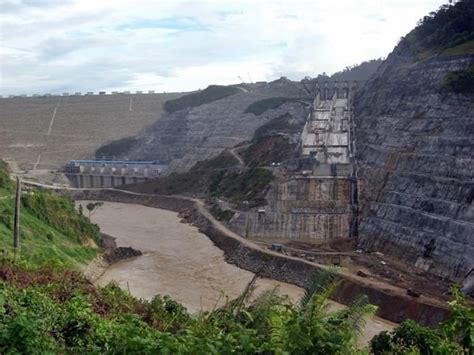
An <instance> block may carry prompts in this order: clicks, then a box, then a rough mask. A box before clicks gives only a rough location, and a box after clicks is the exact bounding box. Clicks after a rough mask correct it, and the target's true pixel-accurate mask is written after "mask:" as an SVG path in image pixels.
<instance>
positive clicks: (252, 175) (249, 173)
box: [209, 168, 273, 207]
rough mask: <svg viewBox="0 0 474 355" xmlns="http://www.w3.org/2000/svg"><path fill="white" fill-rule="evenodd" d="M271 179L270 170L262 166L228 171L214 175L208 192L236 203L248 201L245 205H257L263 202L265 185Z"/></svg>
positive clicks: (240, 203)
mask: <svg viewBox="0 0 474 355" xmlns="http://www.w3.org/2000/svg"><path fill="white" fill-rule="evenodd" d="M272 180H273V174H272V172H271V171H269V170H266V169H263V168H252V169H246V170H242V171H235V172H233V171H229V172H225V173H222V174H219V175H216V176H214V181H213V182H212V183H211V186H210V188H209V190H210V191H209V192H210V193H211V195H212V196H216V197H219V196H223V197H226V198H228V199H229V200H231V201H232V202H233V203H236V204H238V205H242V204H243V203H244V201H248V204H247V207H252V206H258V205H262V204H264V203H265V199H264V198H265V192H266V187H267V186H268V184H269V183H270V182H271V181H272Z"/></svg>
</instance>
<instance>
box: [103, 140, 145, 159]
mask: <svg viewBox="0 0 474 355" xmlns="http://www.w3.org/2000/svg"><path fill="white" fill-rule="evenodd" d="M137 142H138V140H137V139H136V138H133V137H128V138H122V139H118V140H116V141H113V142H110V143H108V144H106V145H103V146H102V147H100V148H99V149H97V150H96V152H95V157H96V158H97V159H110V158H112V157H115V156H121V155H124V154H126V153H127V152H128V151H129V150H130V149H131V147H132V146H133V145H134V144H135V143H137Z"/></svg>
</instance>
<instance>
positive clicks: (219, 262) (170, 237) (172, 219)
mask: <svg viewBox="0 0 474 355" xmlns="http://www.w3.org/2000/svg"><path fill="white" fill-rule="evenodd" d="M80 203H82V204H84V203H87V201H81V202H80ZM198 206H199V208H200V209H202V211H201V212H202V213H204V214H206V215H207V213H208V212H207V210H206V209H205V208H204V206H203V205H202V204H201V203H199V204H198ZM92 219H93V222H94V223H97V224H98V225H99V226H100V227H101V230H102V231H103V232H104V233H107V234H110V235H113V236H114V237H116V238H117V240H116V241H117V245H118V246H131V247H133V248H136V249H139V250H141V251H142V252H143V253H144V255H142V256H140V257H137V258H133V259H129V260H125V261H122V262H120V263H117V264H114V265H112V266H111V267H109V268H108V269H107V270H106V272H105V273H104V274H103V275H102V277H100V278H99V279H98V280H97V284H98V285H101V286H103V285H106V284H107V283H109V282H110V281H112V280H115V281H117V282H118V283H119V285H120V286H121V287H123V288H124V289H130V292H131V293H132V294H133V295H135V296H137V297H141V298H145V299H151V298H152V297H153V296H154V295H156V294H157V293H160V294H168V295H170V296H171V297H173V298H174V299H176V300H177V301H179V302H181V303H182V304H184V305H185V306H186V307H187V308H188V310H190V311H191V312H198V311H200V310H210V309H213V308H215V307H217V306H219V305H222V304H223V303H224V302H225V301H226V298H229V299H232V298H235V297H236V296H238V295H239V294H240V293H241V292H242V291H243V289H244V288H245V286H246V285H247V283H248V282H249V281H250V280H251V278H252V277H253V273H251V272H249V271H246V270H243V269H240V268H238V267H236V266H234V265H230V264H227V263H226V262H225V260H224V255H223V252H222V251H221V250H220V249H219V248H217V247H216V246H215V245H214V244H213V243H212V242H211V241H210V240H209V239H208V238H207V237H206V236H205V235H203V234H201V233H199V231H198V230H197V228H196V227H194V226H191V225H188V224H184V223H181V221H180V218H179V217H178V215H177V213H175V212H170V211H165V210H161V209H156V208H150V207H145V206H142V205H132V204H122V203H115V202H106V203H105V204H104V206H102V207H100V208H99V209H98V210H97V212H96V213H95V214H94V215H93V217H92ZM217 227H218V226H217ZM277 285H278V286H279V288H280V292H281V293H282V294H286V295H288V296H289V298H290V299H291V300H293V301H295V302H296V301H297V300H298V299H299V298H300V296H301V294H302V292H303V290H302V289H301V288H299V287H296V286H294V285H290V284H287V283H282V282H278V281H274V280H269V279H259V280H258V281H257V291H256V294H258V293H261V292H263V291H264V290H266V289H270V288H272V287H275V286H277ZM332 307H333V308H341V307H344V306H343V305H340V304H338V303H335V302H333V303H332ZM394 326H395V324H394V323H391V322H387V321H385V320H382V319H380V318H378V317H374V318H372V319H370V320H369V321H368V323H367V326H366V327H365V330H364V333H363V336H362V337H361V339H360V342H361V344H366V343H367V342H368V341H369V340H370V339H371V338H372V336H373V335H375V334H377V333H379V332H380V331H382V330H386V329H391V328H393V327H394Z"/></svg>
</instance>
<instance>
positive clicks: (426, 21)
mask: <svg viewBox="0 0 474 355" xmlns="http://www.w3.org/2000/svg"><path fill="white" fill-rule="evenodd" d="M472 40H474V2H473V0H461V1H459V2H457V3H456V4H455V5H454V6H450V5H447V4H446V5H442V6H441V7H440V8H439V10H438V11H436V12H431V13H430V14H429V15H428V16H425V17H424V18H423V19H422V20H420V22H419V23H418V26H417V27H416V28H415V29H414V30H413V31H411V32H410V33H409V34H408V35H407V36H406V38H405V39H404V40H403V41H402V43H401V45H403V46H409V47H410V48H412V50H413V51H414V52H415V53H416V54H419V55H421V57H426V56H428V55H431V54H438V53H441V52H443V51H445V50H447V49H449V48H453V47H456V46H459V45H461V44H463V43H466V42H468V41H472ZM469 48H472V47H469V46H468V47H466V49H469ZM447 53H449V52H447ZM469 53H471V54H472V52H467V53H460V52H459V50H458V53H457V54H469Z"/></svg>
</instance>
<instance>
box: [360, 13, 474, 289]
mask: <svg viewBox="0 0 474 355" xmlns="http://www.w3.org/2000/svg"><path fill="white" fill-rule="evenodd" d="M473 22H474V21H473ZM415 31H416V30H415ZM415 34H416V33H415ZM407 37H408V38H407V39H406V40H404V41H402V42H401V43H400V44H399V45H398V46H397V47H396V48H395V50H394V51H393V53H392V54H391V55H390V56H389V57H388V59H387V61H386V62H385V63H384V64H383V65H382V66H381V68H380V69H379V71H378V73H377V74H376V75H375V77H374V78H373V79H372V80H370V81H369V82H368V84H367V85H366V86H365V88H364V90H362V91H361V92H359V93H358V95H357V96H356V97H355V100H354V104H355V119H356V125H357V127H356V139H357V140H356V147H357V160H358V171H359V183H360V202H361V219H360V233H359V235H360V242H361V243H362V245H363V246H365V247H366V248H368V249H372V250H379V251H382V252H384V253H388V254H391V255H394V256H396V257H399V258H401V259H404V260H406V261H409V262H411V263H413V264H416V265H417V266H419V267H422V268H424V269H425V270H429V271H431V272H433V273H436V274H439V275H443V276H446V277H449V278H451V279H455V280H459V279H461V278H462V277H463V276H464V275H465V273H467V272H468V271H469V270H470V269H471V268H472V267H474V205H473V199H474V93H473V92H472V90H465V91H464V93H462V94H459V93H454V92H449V91H446V90H444V89H443V80H444V79H445V77H446V75H447V74H448V73H449V72H452V71H457V70H463V69H464V70H465V69H466V68H468V67H469V66H470V65H472V63H474V53H473V52H472V51H471V50H469V43H468V45H467V46H466V43H464V47H462V48H463V50H462V51H459V50H449V51H445V49H444V48H443V49H442V51H441V52H442V53H444V54H442V55H435V56H431V57H430V58H428V59H424V60H420V59H419V58H420V57H422V56H421V55H420V53H416V52H414V51H413V47H412V46H410V44H409V43H408V44H407V41H411V43H413V38H414V36H413V33H412V34H409V35H408V36H407ZM471 44H472V41H471ZM457 48H460V47H457ZM466 48H467V50H466ZM443 51H444V52H443ZM456 52H457V54H459V55H455V56H452V55H451V56H450V55H447V54H449V53H456ZM429 53H433V49H430V51H429ZM438 53H439V52H438Z"/></svg>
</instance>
